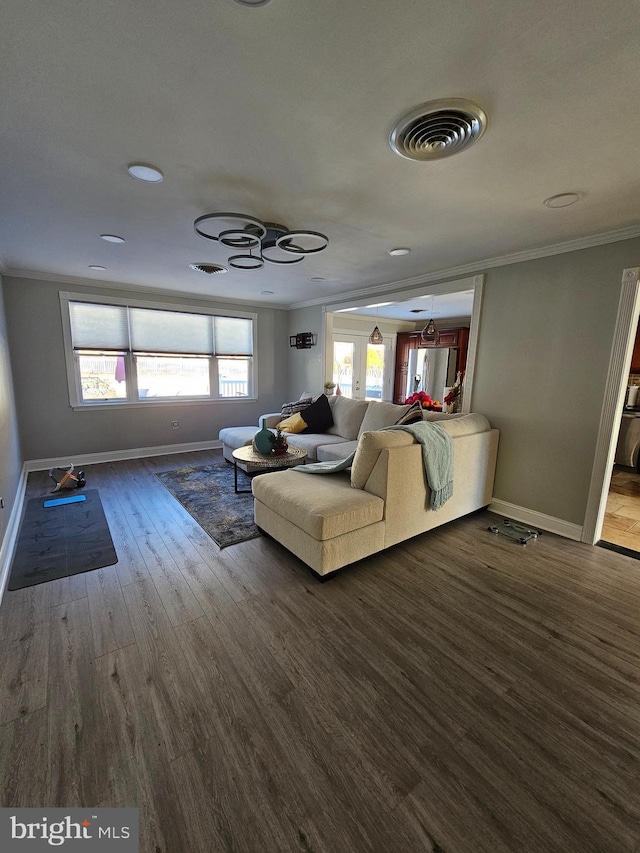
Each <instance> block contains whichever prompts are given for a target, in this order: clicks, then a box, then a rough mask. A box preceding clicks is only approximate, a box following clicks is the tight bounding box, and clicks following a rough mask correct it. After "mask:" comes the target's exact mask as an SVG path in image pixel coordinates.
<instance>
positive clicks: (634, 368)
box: [631, 324, 640, 373]
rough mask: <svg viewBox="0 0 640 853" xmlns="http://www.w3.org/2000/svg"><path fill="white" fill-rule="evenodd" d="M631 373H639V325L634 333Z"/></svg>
mask: <svg viewBox="0 0 640 853" xmlns="http://www.w3.org/2000/svg"><path fill="white" fill-rule="evenodd" d="M631 373H640V324H639V325H638V331H637V332H636V342H635V345H634V347H633V355H632V356H631Z"/></svg>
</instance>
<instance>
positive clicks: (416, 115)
mask: <svg viewBox="0 0 640 853" xmlns="http://www.w3.org/2000/svg"><path fill="white" fill-rule="evenodd" d="M486 127H487V116H486V114H485V112H484V110H482V109H481V108H480V107H479V106H477V104H474V103H472V102H471V101H467V100H464V99H463V98H448V99H444V100H437V101H429V102H428V103H426V104H421V105H420V106H419V107H416V108H415V109H413V110H411V112H409V113H407V114H406V115H405V116H403V117H402V118H401V119H399V120H398V121H397V122H396V123H395V125H394V126H393V130H392V131H391V134H390V136H389V145H390V146H391V148H392V149H393V150H394V151H395V152H396V154H399V155H400V156H401V157H406V158H407V159H408V160H441V159H442V158H443V157H450V156H451V155H452V154H458V153H459V152H460V151H464V150H465V149H467V148H468V147H469V146H470V145H473V143H474V142H477V141H478V139H480V137H481V136H482V134H483V133H484V132H485V130H486Z"/></svg>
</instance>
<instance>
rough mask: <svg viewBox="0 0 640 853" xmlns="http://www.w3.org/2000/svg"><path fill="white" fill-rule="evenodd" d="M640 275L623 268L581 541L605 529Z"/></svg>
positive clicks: (638, 269)
mask: <svg viewBox="0 0 640 853" xmlns="http://www.w3.org/2000/svg"><path fill="white" fill-rule="evenodd" d="M639 279H640V267H631V268H630V269H626V270H624V272H623V275H622V291H621V294H620V302H619V305H618V316H617V319H616V326H615V332H614V336H613V346H612V349H611V357H610V359H609V371H608V373H607V382H606V385H605V394H604V401H603V404H602V412H601V414H600V426H599V429H598V440H597V443H596V454H595V458H594V461H593V468H592V471H591V483H590V485H589V497H588V499H587V509H586V512H585V519H584V525H583V528H582V541H583V542H587V543H588V544H589V545H594V544H595V543H596V542H597V541H598V540H599V539H600V534H601V533H602V525H603V522H604V513H605V508H606V504H607V495H608V492H609V482H610V480H611V473H612V471H613V461H614V458H615V453H616V444H617V441H618V432H619V430H620V421H621V419H622V409H623V406H624V395H625V391H626V386H627V379H628V376H629V367H630V365H631V355H632V352H633V345H634V342H635V338H636V329H637V326H638V316H639V315H640V280H639Z"/></svg>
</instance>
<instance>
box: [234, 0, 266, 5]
mask: <svg viewBox="0 0 640 853" xmlns="http://www.w3.org/2000/svg"><path fill="white" fill-rule="evenodd" d="M270 2H271V0H236V3H239V4H240V5H241V6H266V5H267V3H270Z"/></svg>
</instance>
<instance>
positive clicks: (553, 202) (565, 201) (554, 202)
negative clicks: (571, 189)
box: [542, 193, 581, 209]
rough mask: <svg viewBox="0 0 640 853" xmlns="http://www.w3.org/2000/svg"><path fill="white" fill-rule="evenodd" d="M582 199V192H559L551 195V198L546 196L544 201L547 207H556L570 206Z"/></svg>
mask: <svg viewBox="0 0 640 853" xmlns="http://www.w3.org/2000/svg"><path fill="white" fill-rule="evenodd" d="M580 199H581V195H580V193H558V195H552V196H549V198H545V200H544V201H543V202H542V203H543V204H544V206H545V207H551V208H553V209H556V208H559V207H569V206H570V205H572V204H575V203H576V202H577V201H580Z"/></svg>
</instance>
